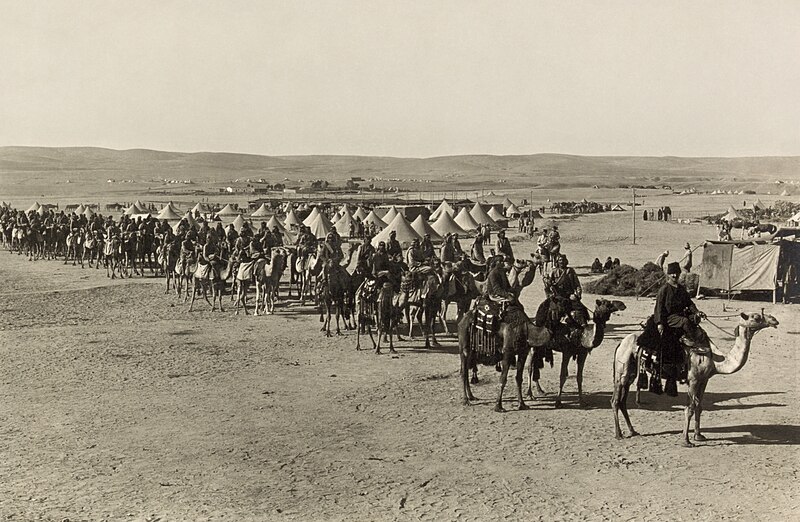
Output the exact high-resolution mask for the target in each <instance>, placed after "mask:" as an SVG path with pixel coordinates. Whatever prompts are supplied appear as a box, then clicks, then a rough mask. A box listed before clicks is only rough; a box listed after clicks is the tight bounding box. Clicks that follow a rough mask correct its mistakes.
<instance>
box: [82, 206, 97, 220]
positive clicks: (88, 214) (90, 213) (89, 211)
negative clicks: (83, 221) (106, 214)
mask: <svg viewBox="0 0 800 522" xmlns="http://www.w3.org/2000/svg"><path fill="white" fill-rule="evenodd" d="M96 213H97V212H95V211H94V210H92V209H91V207H86V210H84V211H83V215H84V216H86V217H87V218H92V217H94V215H95V214H96Z"/></svg>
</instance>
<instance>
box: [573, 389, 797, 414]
mask: <svg viewBox="0 0 800 522" xmlns="http://www.w3.org/2000/svg"><path fill="white" fill-rule="evenodd" d="M678 392H679V393H678V396H677V397H670V396H669V395H666V394H662V395H656V394H654V393H650V392H648V391H645V390H642V392H641V400H642V402H641V403H640V404H638V405H637V404H636V403H635V402H634V396H635V393H636V390H635V389H633V387H631V391H630V395H629V396H628V408H629V409H632V410H633V409H640V410H646V411H670V410H674V409H676V408H683V407H684V406H685V405H686V390H685V387H684V389H680V388H679V390H678ZM784 394H785V392H730V393H722V392H717V393H714V392H706V394H705V396H704V397H703V410H704V411H737V410H753V409H758V408H783V407H786V404H781V403H779V402H762V403H758V404H742V403H741V402H740V401H741V400H742V399H745V398H748V397H759V396H762V395H784ZM584 399H585V401H586V403H587V404H588V406H589V407H590V408H597V409H611V393H610V392H596V393H591V394H584ZM728 403H730V404H728Z"/></svg>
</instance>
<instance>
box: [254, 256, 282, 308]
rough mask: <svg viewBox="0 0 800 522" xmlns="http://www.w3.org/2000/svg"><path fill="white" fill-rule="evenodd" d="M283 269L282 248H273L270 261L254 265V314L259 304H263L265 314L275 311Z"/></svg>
mask: <svg viewBox="0 0 800 522" xmlns="http://www.w3.org/2000/svg"><path fill="white" fill-rule="evenodd" d="M285 269H286V252H285V251H284V250H283V249H282V248H273V249H272V259H271V260H270V262H269V263H261V264H260V265H257V266H256V273H255V278H256V311H255V314H256V315H258V309H259V305H262V306H263V309H264V314H265V315H269V314H273V313H275V301H276V300H277V297H278V285H280V282H281V276H282V275H283V271H284V270H285ZM262 294H263V295H262Z"/></svg>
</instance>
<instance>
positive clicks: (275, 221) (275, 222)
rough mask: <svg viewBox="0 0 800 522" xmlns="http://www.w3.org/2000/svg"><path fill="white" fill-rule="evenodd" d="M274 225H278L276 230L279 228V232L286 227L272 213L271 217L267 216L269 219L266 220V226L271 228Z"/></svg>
mask: <svg viewBox="0 0 800 522" xmlns="http://www.w3.org/2000/svg"><path fill="white" fill-rule="evenodd" d="M275 227H278V230H280V231H281V232H283V231H284V230H286V227H285V226H284V225H283V223H281V220H280V219H278V218H277V217H275V215H274V214H273V215H272V217H271V218H269V221H267V228H268V229H270V230H272V229H273V228H275Z"/></svg>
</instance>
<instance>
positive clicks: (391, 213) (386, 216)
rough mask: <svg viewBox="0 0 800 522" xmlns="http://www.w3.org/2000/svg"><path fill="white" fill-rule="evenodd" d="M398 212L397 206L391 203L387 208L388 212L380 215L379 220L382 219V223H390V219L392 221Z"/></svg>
mask: <svg viewBox="0 0 800 522" xmlns="http://www.w3.org/2000/svg"><path fill="white" fill-rule="evenodd" d="M399 213H400V212H399V211H398V210H397V207H395V206H394V205H392V206H391V207H390V208H389V211H388V212H386V214H384V215H383V216H381V220H382V221H383V222H384V223H391V222H392V221H394V218H395V217H396V216H397V214H399Z"/></svg>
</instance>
